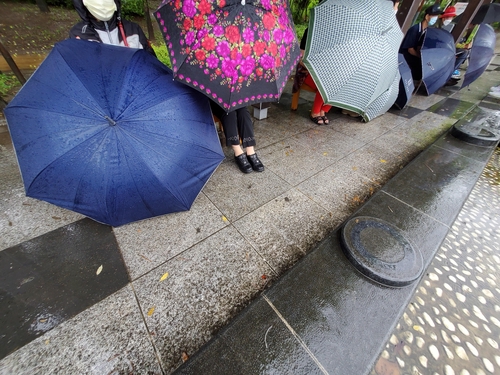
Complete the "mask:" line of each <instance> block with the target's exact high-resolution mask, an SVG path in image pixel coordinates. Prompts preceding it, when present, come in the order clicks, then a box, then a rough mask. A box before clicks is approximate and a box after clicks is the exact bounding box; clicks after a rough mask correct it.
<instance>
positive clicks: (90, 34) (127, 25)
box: [69, 0, 156, 56]
mask: <svg viewBox="0 0 500 375" xmlns="http://www.w3.org/2000/svg"><path fill="white" fill-rule="evenodd" d="M115 3H116V8H117V11H116V12H115V14H114V15H113V17H112V18H111V19H110V20H109V21H107V22H103V21H98V20H96V19H95V17H94V16H92V15H91V14H90V12H89V11H88V10H87V8H86V7H85V6H84V5H83V0H73V5H74V6H75V9H76V11H77V12H78V15H79V16H80V18H81V19H82V21H81V22H78V23H77V24H76V25H74V26H73V27H72V28H71V30H70V32H69V37H70V38H78V39H84V40H91V41H96V42H101V43H102V42H103V40H102V39H101V36H100V35H99V32H101V33H106V35H108V34H113V35H115V36H116V38H117V39H118V42H119V43H122V42H123V38H122V35H121V33H120V30H119V29H118V21H119V20H120V14H121V13H120V12H121V2H120V0H115ZM121 22H122V25H123V29H124V32H125V36H126V37H127V40H129V39H130V40H137V41H138V43H140V45H141V46H142V48H144V49H145V50H146V51H148V52H150V53H152V54H153V55H155V52H154V50H153V48H152V47H151V44H150V43H149V41H148V39H147V38H146V35H145V34H144V31H143V30H142V28H141V27H140V26H139V25H138V24H137V23H135V22H131V21H127V20H121ZM106 26H107V28H106ZM110 39H111V38H110ZM110 44H117V43H110ZM129 44H130V43H129ZM122 45H123V44H122ZM137 47H138V48H140V47H139V46H137ZM155 56H156V55H155Z"/></svg>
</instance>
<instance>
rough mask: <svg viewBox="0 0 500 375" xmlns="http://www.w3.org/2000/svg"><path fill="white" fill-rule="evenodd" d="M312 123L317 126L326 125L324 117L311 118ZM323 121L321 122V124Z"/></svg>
mask: <svg viewBox="0 0 500 375" xmlns="http://www.w3.org/2000/svg"><path fill="white" fill-rule="evenodd" d="M309 118H310V119H311V121H312V122H314V123H315V124H316V125H325V120H323V116H316V117H312V116H309ZM320 121H321V122H320Z"/></svg>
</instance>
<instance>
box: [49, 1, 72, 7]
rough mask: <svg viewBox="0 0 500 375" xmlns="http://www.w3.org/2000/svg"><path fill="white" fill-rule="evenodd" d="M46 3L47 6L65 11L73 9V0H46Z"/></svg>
mask: <svg viewBox="0 0 500 375" xmlns="http://www.w3.org/2000/svg"><path fill="white" fill-rule="evenodd" d="M46 1H47V5H49V6H56V7H62V8H66V9H72V8H73V0H46Z"/></svg>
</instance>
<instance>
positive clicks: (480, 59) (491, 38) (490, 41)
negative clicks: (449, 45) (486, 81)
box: [462, 24, 496, 87]
mask: <svg viewBox="0 0 500 375" xmlns="http://www.w3.org/2000/svg"><path fill="white" fill-rule="evenodd" d="M495 44H496V34H495V31H494V30H493V28H492V27H491V26H490V25H486V24H482V25H480V26H479V30H478V31H477V33H476V36H475V37H474V42H473V44H472V48H471V50H470V55H469V65H468V66H467V70H466V72H465V76H464V81H463V82H462V87H465V86H469V85H470V84H471V83H472V82H474V81H475V80H476V79H478V78H479V76H480V75H481V74H483V72H484V71H485V70H486V68H487V67H488V65H489V64H490V62H491V59H492V58H493V56H494V55H495Z"/></svg>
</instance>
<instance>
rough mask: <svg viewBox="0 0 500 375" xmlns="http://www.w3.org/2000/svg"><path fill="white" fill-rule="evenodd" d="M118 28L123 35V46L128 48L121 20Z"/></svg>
mask: <svg viewBox="0 0 500 375" xmlns="http://www.w3.org/2000/svg"><path fill="white" fill-rule="evenodd" d="M118 28H119V29H120V34H122V39H123V44H125V47H128V42H127V37H126V36H125V30H123V24H122V21H121V20H118Z"/></svg>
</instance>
